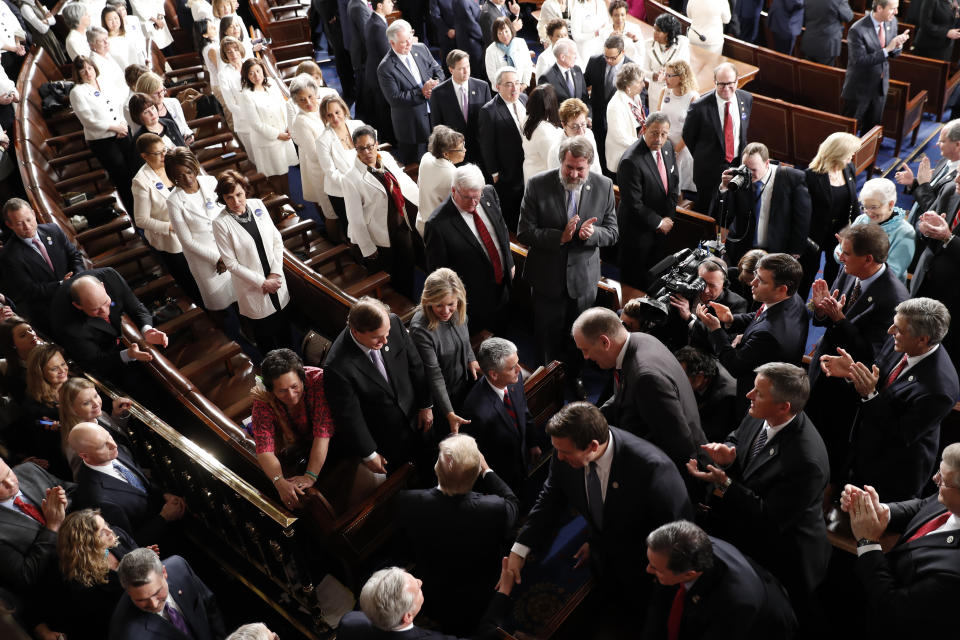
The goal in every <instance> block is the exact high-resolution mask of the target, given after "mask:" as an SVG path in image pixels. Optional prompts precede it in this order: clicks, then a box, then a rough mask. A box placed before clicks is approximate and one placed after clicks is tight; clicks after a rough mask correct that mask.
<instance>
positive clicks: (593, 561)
mask: <svg viewBox="0 0 960 640" xmlns="http://www.w3.org/2000/svg"><path fill="white" fill-rule="evenodd" d="M547 435H549V436H550V440H551V443H552V444H553V448H554V450H555V454H554V456H553V458H552V459H551V460H550V471H549V474H548V476H547V480H546V482H545V483H544V485H543V489H542V490H541V491H540V497H539V498H538V499H537V503H536V506H534V508H533V510H532V511H531V512H530V515H529V516H528V517H527V521H526V523H525V524H524V525H523V526H522V527H521V529H520V533H519V534H518V535H517V541H516V542H515V543H514V545H513V548H512V549H511V551H510V557H509V568H510V570H511V571H512V572H513V573H514V575H515V576H516V579H517V581H519V580H520V572H521V570H522V569H523V565H524V563H525V562H526V557H527V555H528V554H529V553H530V551H531V547H537V548H544V547H545V546H546V545H548V544H549V542H550V541H551V540H552V539H553V534H554V532H555V530H556V528H557V527H558V526H559V525H560V524H561V523H563V522H566V520H567V518H568V517H569V512H570V510H571V508H572V509H573V510H574V511H576V513H578V514H579V515H581V516H583V517H584V518H585V519H586V521H587V542H586V543H584V545H583V546H582V547H581V548H580V549H579V550H578V551H577V553H576V554H575V557H576V558H577V559H578V560H580V562H579V563H578V564H584V563H586V561H587V560H588V559H589V564H590V568H591V570H592V571H593V573H594V575H595V576H596V577H597V579H598V580H599V585H600V588H601V589H602V590H603V594H604V598H605V600H606V601H608V602H609V603H610V604H611V605H614V606H615V607H618V606H620V605H622V607H626V609H622V608H621V609H619V611H620V613H619V615H620V616H623V615H624V613H623V612H625V611H629V610H631V607H636V605H637V602H643V601H644V600H645V598H646V596H647V594H648V592H649V583H648V582H647V581H645V580H638V579H637V568H638V567H641V566H644V565H643V563H644V558H645V551H646V549H645V547H644V545H643V544H638V541H639V540H643V539H644V538H645V537H646V536H647V534H648V533H650V532H651V531H653V530H654V529H656V528H657V527H659V526H660V525H662V524H665V523H667V522H673V521H674V520H679V519H681V518H690V517H692V512H693V510H692V508H691V506H690V501H689V499H688V498H687V490H686V487H684V484H683V480H682V479H681V477H680V474H679V472H678V471H677V469H676V467H675V466H674V464H673V463H672V462H671V461H670V459H669V458H668V457H667V456H666V454H664V453H663V451H661V450H660V449H659V448H657V447H656V446H654V445H653V444H651V443H649V442H647V441H646V440H643V439H642V438H638V437H637V436H635V435H633V434H632V433H629V432H627V431H623V430H621V429H617V428H616V427H611V426H609V425H608V424H607V421H606V419H604V417H603V414H602V413H601V412H600V410H599V409H597V408H596V407H595V406H593V405H592V404H589V403H586V402H574V403H572V404H568V405H566V406H565V407H563V408H562V409H560V411H559V412H557V413H556V414H555V415H554V416H553V417H552V418H550V422H549V423H548V424H547ZM584 485H586V491H584ZM612 613H613V614H617V609H614V611H613V612H612Z"/></svg>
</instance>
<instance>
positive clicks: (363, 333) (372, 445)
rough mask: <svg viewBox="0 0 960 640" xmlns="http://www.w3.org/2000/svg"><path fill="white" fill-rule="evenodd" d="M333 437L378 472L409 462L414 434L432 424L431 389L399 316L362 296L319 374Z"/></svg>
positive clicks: (426, 429) (353, 308)
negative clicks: (322, 370)
mask: <svg viewBox="0 0 960 640" xmlns="http://www.w3.org/2000/svg"><path fill="white" fill-rule="evenodd" d="M323 384H324V388H325V389H326V392H327V401H328V402H329V403H330V411H331V412H332V414H333V419H334V422H336V424H337V437H338V438H339V439H340V440H341V441H342V443H343V445H344V446H345V449H344V450H345V451H346V452H348V455H353V456H359V457H361V458H363V460H364V464H365V465H366V466H367V467H368V468H369V469H370V470H371V471H375V472H377V473H386V470H387V465H388V464H389V465H390V467H391V469H394V468H396V467H398V466H400V465H402V464H403V463H404V462H408V461H410V460H412V459H413V454H414V453H415V446H414V441H415V440H416V439H417V436H416V431H417V430H420V431H423V432H427V431H429V429H430V427H431V425H432V424H433V410H432V408H431V404H430V387H429V386H428V384H427V378H426V375H425V374H424V370H423V362H422V361H421V360H420V355H419V354H418V353H417V347H416V346H415V345H414V344H413V340H412V339H411V338H410V335H409V334H408V333H407V330H406V329H405V328H404V326H403V324H402V323H401V322H400V318H398V317H397V316H396V315H394V314H392V313H390V309H389V307H387V306H386V305H385V304H383V303H382V302H380V301H379V300H377V299H375V298H370V297H368V296H364V297H363V298H360V300H358V301H357V302H356V303H355V304H354V305H353V307H351V309H350V313H349V314H348V316H347V327H346V328H345V329H344V330H343V331H342V332H341V333H340V335H339V336H337V339H336V340H334V342H333V346H331V347H330V351H329V353H328V354H327V360H326V364H325V366H324V376H323Z"/></svg>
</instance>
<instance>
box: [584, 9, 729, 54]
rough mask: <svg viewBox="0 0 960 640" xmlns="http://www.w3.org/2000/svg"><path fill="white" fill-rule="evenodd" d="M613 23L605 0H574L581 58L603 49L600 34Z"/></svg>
mask: <svg viewBox="0 0 960 640" xmlns="http://www.w3.org/2000/svg"><path fill="white" fill-rule="evenodd" d="M712 1H713V0H711V2H712ZM611 24H612V21H611V19H610V13H609V12H608V11H607V3H606V2H604V0H583V1H582V2H581V1H579V0H574V1H573V2H571V3H570V23H569V25H570V27H571V28H570V38H571V39H573V41H574V42H576V43H577V48H578V52H579V54H580V59H581V60H583V61H586V60H589V59H590V56H592V55H595V54H597V53H600V52H601V51H602V50H603V36H602V35H600V34H602V33H603V32H604V31H605V30H607V29H609V28H610V25H611ZM598 32H599V33H598ZM584 64H586V62H584Z"/></svg>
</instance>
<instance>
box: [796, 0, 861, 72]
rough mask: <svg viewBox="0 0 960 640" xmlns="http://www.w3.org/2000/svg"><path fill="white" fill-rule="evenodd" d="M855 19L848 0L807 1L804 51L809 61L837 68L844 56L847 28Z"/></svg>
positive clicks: (801, 49)
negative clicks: (843, 49) (841, 56)
mask: <svg viewBox="0 0 960 640" xmlns="http://www.w3.org/2000/svg"><path fill="white" fill-rule="evenodd" d="M851 20H853V9H851V8H850V3H849V2H848V0H805V2H804V14H803V27H804V31H803V40H802V41H801V42H800V52H801V53H802V54H803V57H804V58H806V59H807V60H812V61H813V62H817V63H819V64H826V65H830V66H831V67H832V66H834V64H836V62H837V56H839V55H840V47H841V40H842V39H843V26H844V25H845V24H846V23H848V22H850V21H851Z"/></svg>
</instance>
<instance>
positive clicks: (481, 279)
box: [424, 164, 514, 334]
mask: <svg viewBox="0 0 960 640" xmlns="http://www.w3.org/2000/svg"><path fill="white" fill-rule="evenodd" d="M424 239H425V242H426V257H427V270H428V271H435V270H436V269H439V268H441V267H448V268H450V269H452V270H453V271H455V272H456V273H457V274H458V275H459V277H460V278H461V280H462V281H463V286H464V289H465V290H466V292H467V299H468V300H469V301H470V317H469V319H468V320H469V327H470V333H471V334H473V333H477V332H479V331H480V330H482V329H489V330H491V331H493V332H494V333H500V329H501V328H502V327H504V326H505V325H506V318H505V314H504V313H503V311H504V310H505V308H506V305H507V303H508V302H509V300H510V288H511V285H512V283H513V275H514V265H513V253H512V252H511V251H510V230H509V229H508V228H507V223H506V222H504V217H503V213H502V211H501V209H500V199H499V197H498V196H497V191H496V189H495V188H494V187H492V186H490V185H486V184H484V180H483V173H482V172H481V171H480V169H479V168H478V167H477V166H476V165H472V164H468V165H464V166H462V167H457V169H456V170H455V171H454V177H453V188H452V189H451V190H450V193H449V195H448V196H447V198H446V199H445V200H444V201H443V202H442V203H441V204H440V206H439V208H438V209H437V210H436V212H435V215H433V216H432V217H431V218H430V220H429V221H428V222H427V224H426V227H425V228H424Z"/></svg>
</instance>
